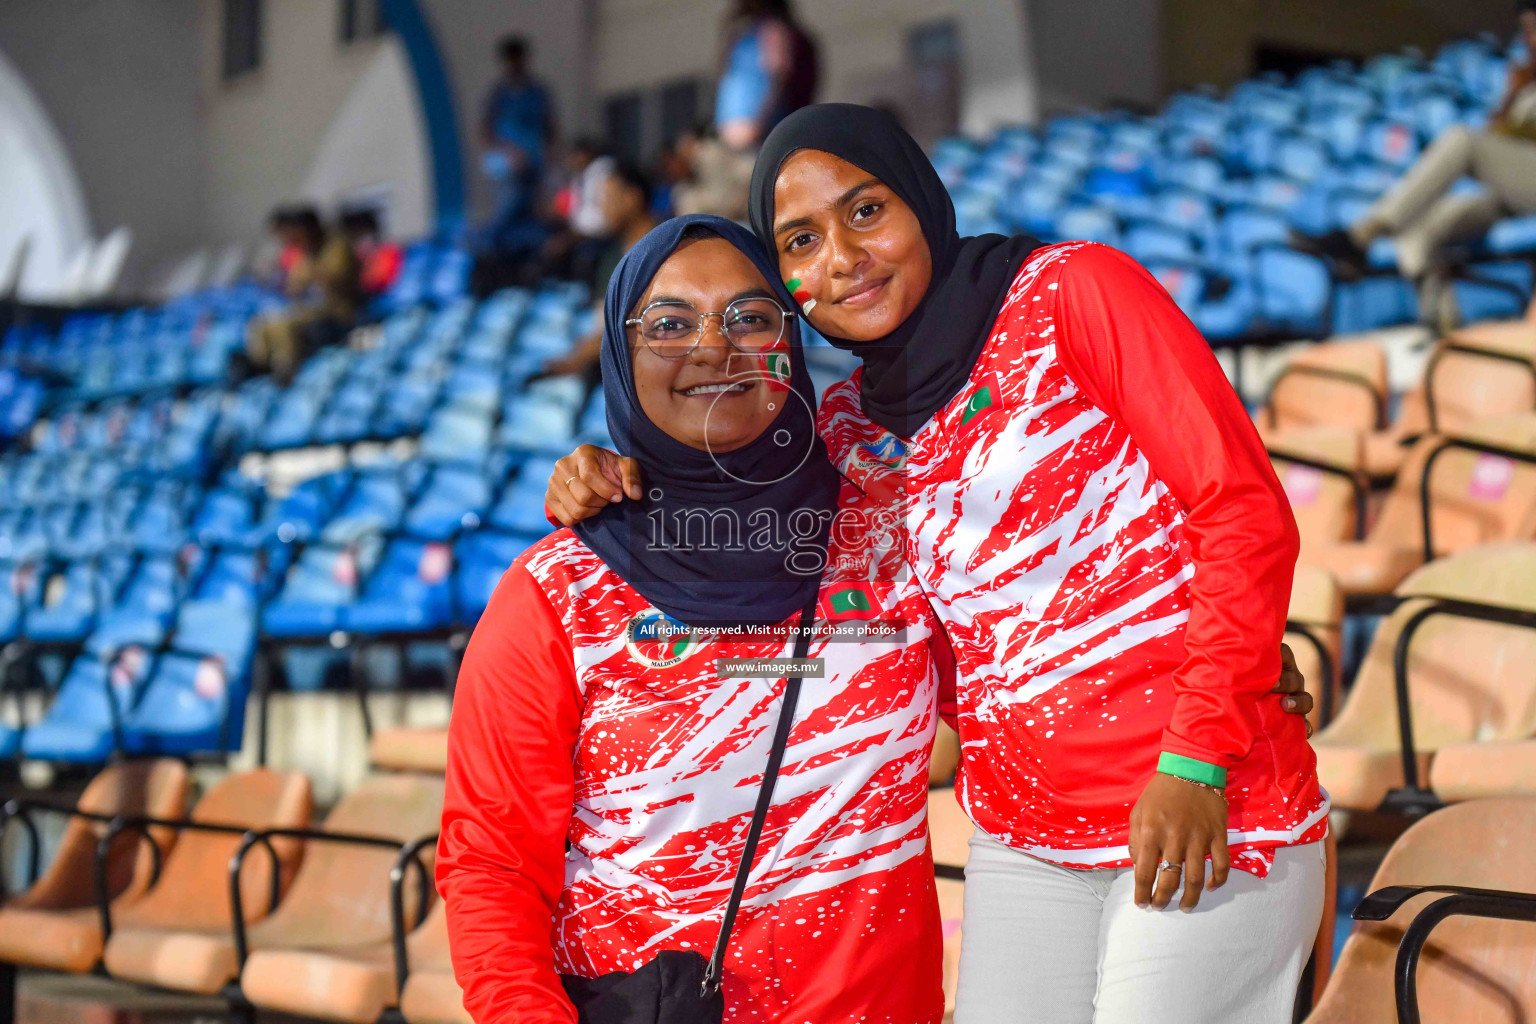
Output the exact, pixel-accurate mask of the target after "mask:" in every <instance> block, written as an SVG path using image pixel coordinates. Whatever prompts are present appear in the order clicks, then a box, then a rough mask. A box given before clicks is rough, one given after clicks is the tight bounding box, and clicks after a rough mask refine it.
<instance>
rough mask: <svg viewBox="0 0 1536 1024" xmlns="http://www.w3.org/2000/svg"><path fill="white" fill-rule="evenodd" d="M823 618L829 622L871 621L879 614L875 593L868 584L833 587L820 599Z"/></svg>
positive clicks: (848, 584)
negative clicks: (845, 620)
mask: <svg viewBox="0 0 1536 1024" xmlns="http://www.w3.org/2000/svg"><path fill="white" fill-rule="evenodd" d="M822 605H823V609H822V610H823V612H824V613H825V614H824V615H823V618H825V619H827V621H829V622H837V621H839V620H841V619H872V618H874V617H875V616H876V615H878V614H879V612H880V605H879V602H877V601H876V600H875V591H874V588H873V587H871V586H870V585H869V584H868V583H847V584H843V585H834V586H833V587H832V588H831V589H829V590H828V591H827V596H826V597H825V598H823V599H822Z"/></svg>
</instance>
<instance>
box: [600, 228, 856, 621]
mask: <svg viewBox="0 0 1536 1024" xmlns="http://www.w3.org/2000/svg"><path fill="white" fill-rule="evenodd" d="M690 228H692V229H694V230H693V232H689V229H690ZM701 229H704V230H707V231H708V232H709V233H710V234H713V235H718V236H719V237H720V238H722V239H724V240H725V241H727V242H729V243H730V244H731V245H733V246H735V247H736V248H737V249H739V250H741V251H742V252H743V253H744V254H746V256H747V257H748V258H749V259H751V260H752V262H753V264H754V265H755V266H756V267H757V268H758V269H759V270H760V271H762V274H763V277H764V279H765V280H766V281H767V282H768V287H769V288H770V289H772V291H773V294H774V297H775V298H777V299H778V301H779V304H780V305H782V306H784V307H785V308H786V309H793V308H794V304H793V302H792V300H791V299H790V297H789V294H788V292H786V291H785V289H784V286H783V284H782V283H781V282H780V281H779V272H778V267H777V266H776V264H775V263H774V261H773V258H772V257H771V256H770V255H769V254H768V253H767V252H765V251H764V249H763V247H762V245H761V244H759V243H758V241H757V239H756V238H754V237H753V236H752V234H751V232H749V231H747V230H746V229H745V228H742V227H740V226H738V225H736V224H734V223H732V222H731V221H728V220H725V219H724V218H721V217H714V216H708V215H703V214H696V215H691V216H686V217H674V218H672V219H671V220H668V221H666V222H664V223H663V224H661V225H660V226H659V227H657V228H655V229H653V230H652V231H651V232H650V233H649V234H647V235H646V236H645V237H644V238H642V239H641V240H640V241H639V242H638V243H637V244H636V245H635V247H634V248H633V249H631V250H630V251H629V252H628V253H627V254H626V255H625V256H624V258H623V259H622V260H620V261H619V265H618V267H617V269H615V270H614V273H613V277H612V278H611V279H610V281H609V283H608V294H607V297H606V299H605V301H604V304H603V319H604V330H603V352H602V370H603V389H604V392H605V394H606V399H607V404H608V430H609V432H610V433H611V434H612V435H613V441H614V445H615V447H617V448H618V450H619V454H621V455H627V456H630V457H632V458H634V459H636V460H638V461H639V462H640V466H641V470H642V474H641V481H642V483H643V485H644V488H645V494H644V496H643V497H642V498H641V499H640V500H639V501H628V500H625V501H621V502H619V503H617V504H614V505H609V506H608V507H607V508H605V509H604V510H603V511H602V512H600V513H598V514H597V515H596V516H593V517H592V518H590V519H587V520H584V521H583V522H581V523H578V524H577V525H576V527H575V531H576V534H577V536H579V537H580V538H581V539H582V541H583V542H584V543H585V544H586V545H587V547H589V548H591V549H592V551H593V552H594V553H596V554H597V556H598V557H599V558H601V559H602V560H603V561H604V562H605V563H607V565H608V567H609V568H611V569H612V570H613V571H614V572H616V573H618V574H619V575H620V576H621V577H623V579H624V581H625V582H626V583H628V584H629V585H630V586H632V587H634V588H635V589H636V590H638V591H639V592H640V594H641V595H642V596H643V597H645V599H646V600H648V601H650V602H651V604H653V605H655V606H656V607H657V608H658V609H660V610H661V611H663V612H665V613H666V614H667V615H669V616H671V617H672V618H674V619H677V620H679V621H681V622H684V623H687V624H688V625H690V626H700V627H710V626H717V627H718V626H729V625H749V624H771V623H778V622H782V621H784V620H785V619H787V618H788V617H789V616H790V615H792V614H794V613H795V612H797V611H799V610H800V609H801V608H803V607H805V606H806V605H807V604H808V603H809V602H810V601H811V600H813V599H814V597H815V594H816V590H817V588H818V587H819V585H820V582H821V570H822V568H823V567H824V566H825V564H826V557H827V555H826V552H827V534H828V530H829V528H830V524H831V519H832V515H833V513H834V512H835V511H836V509H837V491H838V476H837V471H836V470H835V469H833V467H832V463H831V462H830V461H829V460H828V458H827V449H826V446H825V445H824V444H823V443H822V441H821V439H820V438H819V437H817V436H816V392H815V388H814V387H813V386H812V384H811V378H810V374H809V373H807V371H806V368H805V361H804V359H803V358H802V357H801V349H800V330H799V318H798V317H791V318H790V319H789V321H788V322H787V323H786V325H785V332H786V334H787V335H788V339H789V359H790V364H791V373H790V379H789V388H790V389H789V391H788V392H781V393H780V394H781V395H782V401H783V405H782V407H781V408H780V409H779V412H778V416H777V417H776V418H775V419H774V421H773V423H772V424H771V425H770V426H769V427H768V429H767V430H765V431H764V432H763V433H762V435H761V436H760V437H758V438H757V439H756V440H754V441H752V442H751V443H750V444H747V445H745V446H743V447H741V448H739V449H737V450H736V451H732V452H717V453H710V452H706V451H700V450H699V449H697V448H694V447H692V446H690V445H687V444H684V443H683V442H682V441H679V440H677V439H676V438H674V437H672V436H671V435H669V434H667V433H666V432H664V431H663V430H662V429H661V428H660V427H658V426H657V425H656V424H654V423H652V422H651V420H650V419H649V418H648V417H647V416H646V415H645V413H644V412H643V411H642V410H641V408H640V400H639V398H638V396H637V394H636V391H635V377H634V369H633V366H632V364H631V358H632V356H631V352H630V344H629V333H630V332H629V331H628V330H627V329H626V328H625V326H624V321H625V320H627V319H630V318H631V317H634V316H635V315H636V314H637V312H638V310H637V307H638V305H639V302H640V298H641V296H642V295H644V294H645V291H646V289H647V288H649V287H650V284H651V279H652V278H654V277H655V276H656V272H657V271H658V270H659V269H661V265H662V264H663V263H664V262H666V260H667V258H668V257H670V256H671V255H672V253H673V252H675V251H676V250H677V248H678V246H679V245H680V244H682V242H683V241H684V233H685V232H689V233H690V234H694V233H697V232H698V231H699V230H701ZM738 358H747V357H738Z"/></svg>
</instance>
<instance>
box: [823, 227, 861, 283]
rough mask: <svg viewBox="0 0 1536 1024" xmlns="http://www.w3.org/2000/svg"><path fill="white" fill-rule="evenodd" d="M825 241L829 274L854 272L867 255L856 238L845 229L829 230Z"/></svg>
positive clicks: (837, 275) (834, 275) (840, 274)
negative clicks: (826, 243)
mask: <svg viewBox="0 0 1536 1024" xmlns="http://www.w3.org/2000/svg"><path fill="white" fill-rule="evenodd" d="M827 242H828V246H827V249H828V252H827V273H828V274H829V275H830V276H833V277H843V276H847V275H849V274H853V273H856V272H857V271H858V269H859V267H860V265H861V264H863V262H864V261H865V260H866V259H867V258H868V256H869V253H867V252H865V251H864V247H863V246H862V245H860V244H859V242H858V239H857V238H856V237H854V236H852V235H851V234H850V233H849V232H847V231H840V230H839V231H832V232H830V233H829V234H828V235H827Z"/></svg>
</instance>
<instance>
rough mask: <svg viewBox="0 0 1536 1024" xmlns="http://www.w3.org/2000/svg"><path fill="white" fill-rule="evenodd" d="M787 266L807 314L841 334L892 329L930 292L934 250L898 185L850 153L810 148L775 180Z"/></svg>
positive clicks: (776, 227) (778, 238)
mask: <svg viewBox="0 0 1536 1024" xmlns="http://www.w3.org/2000/svg"><path fill="white" fill-rule="evenodd" d="M773 210H774V213H773V241H774V250H775V252H776V253H777V254H778V259H779V273H780V274H781V275H782V276H783V278H784V280H785V281H798V285H797V286H794V285H792V290H793V291H795V292H796V296H797V298H800V299H801V307H802V308H805V307H807V306H810V300H814V302H815V305H814V306H811V308H810V309H808V310H807V312H806V314H805V317H806V319H807V320H808V321H810V324H811V326H812V327H814V328H816V329H817V330H818V331H821V332H822V333H823V334H827V335H830V336H832V337H834V338H847V339H848V340H850V341H873V340H875V339H878V338H883V337H885V336H886V335H888V334H890V333H891V332H892V331H894V330H895V329H896V328H897V327H900V326H901V324H902V322H903V321H905V320H906V319H907V317H909V316H911V315H912V311H913V310H915V309H916V308H917V307H918V304H919V303H921V302H922V301H923V296H924V295H925V294H926V293H927V291H928V284H929V282H930V281H931V280H932V278H933V256H932V253H930V251H929V249H928V241H927V239H925V238H924V237H923V230H922V227H921V226H920V225H919V224H918V221H917V215H916V214H915V213H913V212H912V208H911V207H910V206H908V205H907V204H906V202H905V201H904V200H902V198H901V197H900V196H898V195H897V194H896V192H895V190H893V189H892V188H891V187H890V186H889V185H886V184H885V183H884V182H883V181H881V180H880V179H878V178H876V177H874V176H873V175H871V174H870V173H869V172H867V171H865V170H863V169H861V168H859V167H856V166H854V165H853V164H851V163H849V162H848V161H846V160H844V159H842V158H841V157H836V156H833V155H832V154H830V153H824V152H822V151H821V150H819V149H802V150H800V151H799V152H797V153H794V154H792V155H791V156H790V157H789V159H788V160H785V161H784V164H783V166H782V167H780V168H779V174H778V177H777V178H776V179H775V180H774V185H773Z"/></svg>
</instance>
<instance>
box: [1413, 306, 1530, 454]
mask: <svg viewBox="0 0 1536 1024" xmlns="http://www.w3.org/2000/svg"><path fill="white" fill-rule="evenodd" d="M1522 364H1523V365H1522ZM1533 367H1536V323H1533V322H1532V321H1530V320H1514V321H1506V322H1502V323H1499V322H1494V323H1485V324H1478V325H1475V326H1472V327H1465V328H1462V329H1461V330H1458V331H1453V332H1452V333H1451V334H1449V335H1447V336H1446V337H1445V339H1444V340H1443V341H1442V342H1441V343H1440V345H1439V346H1438V347H1437V348H1436V350H1435V351H1434V352H1433V353H1431V355H1430V361H1429V363H1428V364H1427V365H1426V366H1425V377H1424V383H1425V386H1426V387H1427V388H1428V389H1429V391H1430V392H1431V393H1432V394H1433V399H1434V400H1433V403H1430V404H1432V405H1433V413H1434V416H1433V419H1434V422H1433V423H1432V424H1431V427H1432V429H1435V430H1438V431H1441V432H1445V431H1454V430H1459V429H1461V428H1462V427H1465V426H1469V425H1471V424H1474V423H1477V422H1478V421H1480V420H1484V419H1487V418H1489V417H1490V416H1504V415H1509V414H1511V413H1519V412H1530V411H1531V410H1533V409H1536V370H1533Z"/></svg>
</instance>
